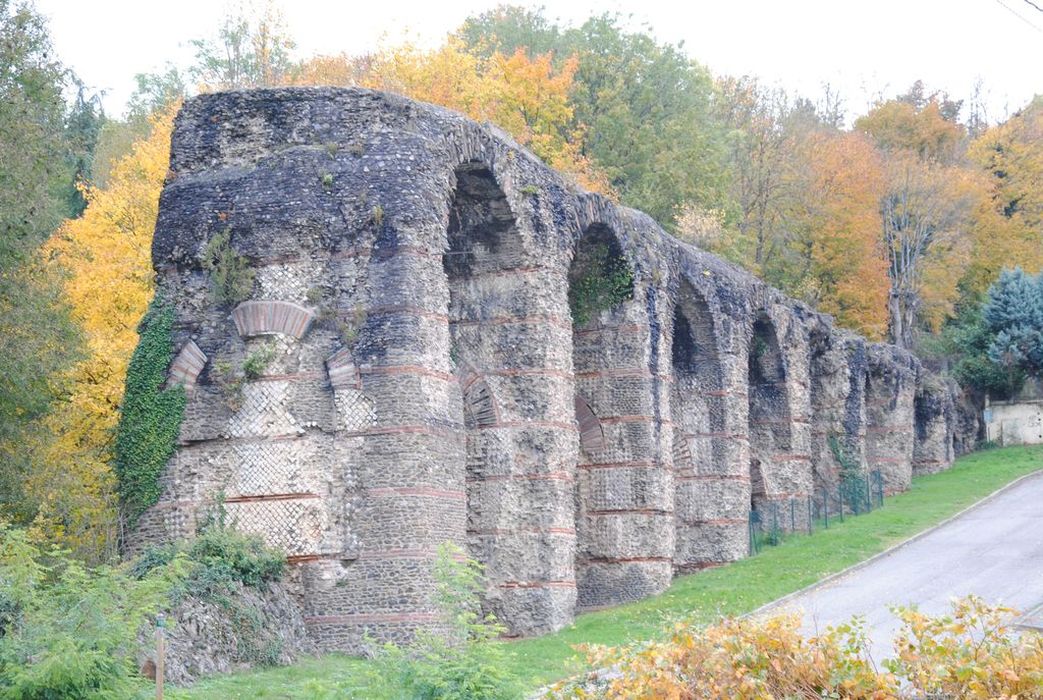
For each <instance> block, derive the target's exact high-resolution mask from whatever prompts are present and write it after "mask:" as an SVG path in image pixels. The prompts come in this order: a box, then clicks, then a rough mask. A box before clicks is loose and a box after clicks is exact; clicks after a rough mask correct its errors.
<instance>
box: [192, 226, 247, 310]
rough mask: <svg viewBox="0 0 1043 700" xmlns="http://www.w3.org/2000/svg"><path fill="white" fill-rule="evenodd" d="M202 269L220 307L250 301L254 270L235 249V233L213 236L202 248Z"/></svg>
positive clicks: (224, 231) (225, 231) (226, 231)
mask: <svg viewBox="0 0 1043 700" xmlns="http://www.w3.org/2000/svg"><path fill="white" fill-rule="evenodd" d="M202 262H203V269H205V270H206V271H207V272H209V273H210V291H211V294H212V295H213V298H214V301H216V302H217V303H218V304H237V303H239V302H241V301H246V300H247V299H249V298H250V294H252V293H253V288H254V271H253V270H252V269H250V266H249V261H248V260H247V259H246V258H245V257H244V256H242V255H239V253H237V252H235V249H234V248H232V230H231V229H230V228H226V229H224V230H223V231H220V232H218V233H216V234H214V237H213V238H211V239H210V242H209V243H207V244H206V248H204V249H203V261H202Z"/></svg>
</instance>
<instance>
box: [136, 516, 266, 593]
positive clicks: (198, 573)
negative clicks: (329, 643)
mask: <svg viewBox="0 0 1043 700" xmlns="http://www.w3.org/2000/svg"><path fill="white" fill-rule="evenodd" d="M178 556H183V557H184V558H185V560H186V561H187V562H189V563H188V565H187V568H186V575H185V577H184V580H183V581H182V587H183V591H182V592H183V593H190V594H194V595H204V596H206V595H209V594H213V593H215V592H225V593H227V592H228V591H230V590H231V589H232V588H233V587H234V584H236V583H241V584H243V585H244V586H251V587H253V588H260V587H261V586H264V585H266V584H268V583H271V582H274V581H277V580H279V578H280V577H281V576H282V574H283V572H284V571H285V569H286V557H285V555H284V554H283V553H282V552H279V551H277V550H275V549H272V548H270V547H268V546H267V545H266V544H265V543H264V541H263V540H262V539H261V538H260V537H259V536H257V535H250V534H246V533H242V532H239V531H238V530H236V529H234V528H232V527H229V526H228V525H226V524H225V523H224V519H223V518H222V517H218V518H216V519H214V520H211V521H210V522H208V523H206V524H204V526H203V527H202V528H201V529H200V530H199V532H198V533H197V535H196V537H195V538H193V539H191V540H185V541H183V542H179V543H177V544H171V545H161V546H158V547H149V548H148V549H146V550H145V551H144V552H143V553H142V554H141V556H139V557H138V558H137V559H136V560H135V561H134V563H133V564H132V568H131V571H132V573H133V574H134V575H135V576H137V577H139V578H140V577H144V576H146V575H148V574H149V573H150V572H152V571H153V570H155V569H157V568H159V567H163V566H166V565H167V564H169V563H170V562H171V561H173V560H174V559H175V558H177V557H178Z"/></svg>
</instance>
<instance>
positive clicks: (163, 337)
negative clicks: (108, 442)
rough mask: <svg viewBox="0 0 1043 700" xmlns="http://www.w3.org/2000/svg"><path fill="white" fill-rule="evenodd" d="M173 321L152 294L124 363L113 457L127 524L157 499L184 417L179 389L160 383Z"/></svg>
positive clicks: (168, 354) (170, 353) (170, 350)
mask: <svg viewBox="0 0 1043 700" xmlns="http://www.w3.org/2000/svg"><path fill="white" fill-rule="evenodd" d="M173 324H174V309H173V307H171V306H168V305H166V304H165V303H164V302H163V300H162V299H160V298H158V297H157V298H156V299H154V300H153V301H152V304H151V305H150V307H149V310H148V312H147V313H146V314H145V318H144V319H142V321H141V325H140V326H139V328H138V333H139V335H140V340H139V342H138V347H137V349H136V350H135V351H134V355H133V356H132V357H131V359H130V364H129V366H128V367H127V384H126V391H125V393H124V395H123V405H122V406H121V409H120V420H119V426H118V427H117V430H116V442H115V456H116V478H117V480H118V482H119V487H118V488H119V496H120V502H121V505H122V509H123V514H124V516H125V517H126V518H127V519H128V520H129V521H130V523H133V522H134V521H136V520H137V518H138V517H139V516H140V515H141V514H142V513H143V512H144V511H145V510H146V509H147V508H148V507H149V506H151V505H153V504H155V503H156V501H158V500H159V495H160V486H159V476H160V474H161V473H162V472H163V468H164V467H165V466H166V463H167V461H168V460H169V459H170V458H171V457H172V456H173V454H174V451H175V450H176V449H177V438H178V434H179V432H180V430H181V421H182V419H183V418H184V413H185V390H184V388H183V387H180V386H175V387H170V388H165V386H164V384H165V382H166V377H167V367H168V366H169V365H170V360H171V358H172V357H173V354H174V348H173V342H172V339H171V330H172V328H173Z"/></svg>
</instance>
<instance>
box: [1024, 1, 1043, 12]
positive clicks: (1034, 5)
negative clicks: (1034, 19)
mask: <svg viewBox="0 0 1043 700" xmlns="http://www.w3.org/2000/svg"><path fill="white" fill-rule="evenodd" d="M1025 2H1027V3H1028V4H1029V5H1032V6H1033V7H1034V8H1036V9H1037V10H1039V11H1040V12H1043V7H1040V6H1039V5H1037V4H1036V3H1034V2H1032V0H1025Z"/></svg>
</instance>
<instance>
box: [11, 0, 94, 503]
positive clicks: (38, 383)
mask: <svg viewBox="0 0 1043 700" xmlns="http://www.w3.org/2000/svg"><path fill="white" fill-rule="evenodd" d="M67 77H68V73H67V71H66V69H65V68H64V67H63V66H62V65H61V64H60V63H59V62H58V61H57V60H55V59H54V52H53V50H52V47H51V45H50V38H49V36H48V33H47V27H46V25H45V23H44V20H43V19H42V18H41V17H40V16H39V15H38V14H36V13H35V12H34V11H33V10H32V9H31V8H30V7H29V6H28V5H24V4H21V3H18V4H16V3H12V2H10V1H9V0H0V463H2V464H3V469H0V508H2V513H0V514H2V515H3V516H5V517H12V518H14V519H16V520H24V519H25V518H26V517H31V514H32V507H31V504H29V503H27V502H26V500H25V498H24V493H23V489H22V487H23V482H24V478H25V476H26V473H27V470H28V463H27V461H26V455H25V450H24V444H25V442H26V440H27V439H28V436H29V435H30V434H31V433H33V432H35V431H36V430H37V429H38V426H37V425H36V421H37V420H38V419H39V418H40V416H42V415H44V414H45V413H46V411H47V409H48V406H49V405H50V402H51V400H52V399H53V397H54V387H53V386H52V384H51V381H50V379H51V377H52V376H53V375H54V374H55V373H56V372H58V371H59V370H60V369H62V368H63V367H65V366H66V365H67V364H68V362H70V361H71V359H72V358H73V357H74V355H75V348H76V338H75V332H74V329H73V327H72V325H71V324H70V323H69V321H68V316H67V314H66V312H65V309H64V307H63V304H62V301H61V298H60V296H59V294H58V286H57V282H58V280H56V279H55V276H54V275H53V274H51V273H50V271H49V270H48V269H47V268H46V267H44V266H43V265H41V261H40V259H39V257H38V255H37V252H38V248H39V245H40V243H41V242H42V241H44V240H45V239H46V238H47V236H49V235H50V234H51V232H52V231H53V230H54V227H55V226H56V225H57V224H58V222H59V221H60V218H61V216H62V214H63V213H64V211H65V207H66V205H67V201H66V200H65V198H64V195H66V194H67V191H68V190H67V185H68V183H69V182H70V180H71V178H70V177H69V168H68V162H67V160H66V154H67V151H66V148H65V141H64V136H65V121H64V118H65V103H64V101H63V100H62V91H63V89H64V88H65V86H66V84H67V83H66V79H67Z"/></svg>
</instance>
